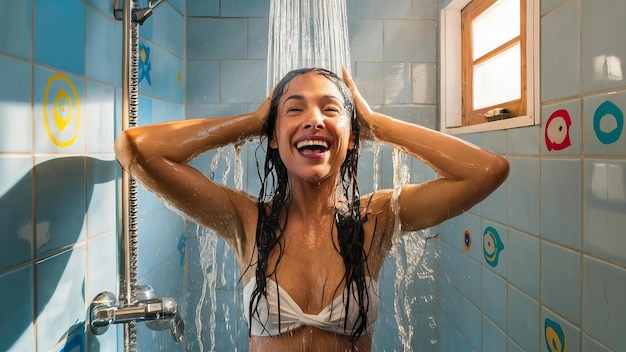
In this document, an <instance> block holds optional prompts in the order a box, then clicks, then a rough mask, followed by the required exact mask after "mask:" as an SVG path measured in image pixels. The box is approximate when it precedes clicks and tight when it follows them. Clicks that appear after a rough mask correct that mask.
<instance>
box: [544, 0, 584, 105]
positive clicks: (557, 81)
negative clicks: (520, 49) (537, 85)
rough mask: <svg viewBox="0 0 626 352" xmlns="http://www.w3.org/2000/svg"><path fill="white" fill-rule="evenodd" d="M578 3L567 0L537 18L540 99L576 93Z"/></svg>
mask: <svg viewBox="0 0 626 352" xmlns="http://www.w3.org/2000/svg"><path fill="white" fill-rule="evenodd" d="M579 18H580V4H579V2H578V1H569V2H567V3H566V4H565V5H563V6H561V7H559V8H558V9H556V10H554V11H552V12H550V13H548V14H547V15H545V16H543V17H542V18H541V101H542V102H549V101H552V100H556V99H562V98H567V97H572V96H577V95H580V88H581V87H580V84H581V83H580V82H581V77H580V46H581V44H580V21H579Z"/></svg>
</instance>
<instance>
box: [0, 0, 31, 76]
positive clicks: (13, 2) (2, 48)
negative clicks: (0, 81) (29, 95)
mask: <svg viewBox="0 0 626 352" xmlns="http://www.w3.org/2000/svg"><path fill="white" fill-rule="evenodd" d="M31 4H32V1H23V0H6V1H3V2H2V12H0V33H10V35H3V36H2V37H0V52H3V53H6V54H9V55H15V56H17V57H21V58H23V59H27V60H30V45H31V40H32V37H33V36H32V6H31ZM0 67H1V66H0ZM3 76H4V75H3ZM7 82H11V80H7ZM29 82H30V80H29Z"/></svg>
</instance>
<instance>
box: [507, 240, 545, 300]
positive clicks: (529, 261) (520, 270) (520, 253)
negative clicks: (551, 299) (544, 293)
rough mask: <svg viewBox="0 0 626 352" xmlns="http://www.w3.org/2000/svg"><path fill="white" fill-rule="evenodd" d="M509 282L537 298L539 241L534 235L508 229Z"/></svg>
mask: <svg viewBox="0 0 626 352" xmlns="http://www.w3.org/2000/svg"><path fill="white" fill-rule="evenodd" d="M508 243H509V248H510V249H511V250H510V251H509V271H508V279H509V283H511V284H513V285H515V286H516V287H517V288H519V289H520V290H522V291H523V292H524V293H526V294H527V295H529V296H531V297H532V298H534V299H539V277H540V263H541V261H540V256H539V252H540V246H541V245H540V241H539V238H537V237H535V236H530V235H528V234H525V233H522V232H519V231H516V230H514V229H509V237H508Z"/></svg>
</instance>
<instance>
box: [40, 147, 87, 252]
mask: <svg viewBox="0 0 626 352" xmlns="http://www.w3.org/2000/svg"><path fill="white" fill-rule="evenodd" d="M35 164H36V165H35V169H34V177H35V214H36V217H37V225H36V227H35V245H36V247H35V249H36V250H35V254H36V255H37V256H38V257H39V256H42V255H44V254H45V253H47V252H50V251H55V250H58V249H61V248H63V247H66V246H70V245H73V244H75V243H77V242H80V241H82V240H84V239H85V232H86V226H85V213H86V205H85V200H86V190H85V157H83V156H66V157H62V156H61V157H57V158H53V157H49V156H41V157H36V158H35ZM61 205H62V206H61Z"/></svg>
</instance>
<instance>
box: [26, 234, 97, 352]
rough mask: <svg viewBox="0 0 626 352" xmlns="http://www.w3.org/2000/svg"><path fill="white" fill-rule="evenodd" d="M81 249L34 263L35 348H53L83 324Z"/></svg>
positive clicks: (83, 269)
mask: <svg viewBox="0 0 626 352" xmlns="http://www.w3.org/2000/svg"><path fill="white" fill-rule="evenodd" d="M85 260H86V258H85V246H77V247H75V248H72V249H69V250H66V251H64V252H61V253H59V254H56V255H54V256H51V257H48V258H45V259H44V260H41V261H39V262H38V263H37V265H36V268H35V271H36V299H35V306H36V307H37V313H36V314H37V346H38V347H39V348H40V349H42V350H46V351H47V350H49V349H50V348H52V347H54V346H55V345H56V344H57V343H58V341H59V339H60V338H62V337H63V336H65V335H66V334H67V333H68V332H71V331H74V329H75V328H76V326H75V324H77V322H83V321H84V320H85V302H86V299H85V297H84V294H85Z"/></svg>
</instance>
